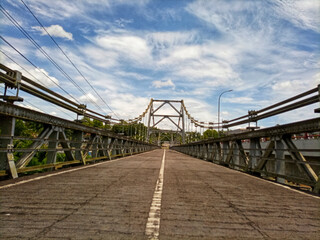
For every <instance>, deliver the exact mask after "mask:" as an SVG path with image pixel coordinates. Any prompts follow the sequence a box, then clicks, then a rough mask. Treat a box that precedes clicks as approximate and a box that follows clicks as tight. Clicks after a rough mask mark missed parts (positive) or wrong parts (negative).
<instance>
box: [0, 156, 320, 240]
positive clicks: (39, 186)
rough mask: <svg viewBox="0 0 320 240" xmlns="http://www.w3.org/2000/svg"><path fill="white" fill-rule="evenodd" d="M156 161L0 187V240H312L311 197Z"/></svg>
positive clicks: (193, 165) (318, 228)
mask: <svg viewBox="0 0 320 240" xmlns="http://www.w3.org/2000/svg"><path fill="white" fill-rule="evenodd" d="M163 155H164V150H154V151H152V152H148V153H144V154H140V155H135V156H131V157H126V158H123V159H119V160H114V161H108V162H103V163H98V164H95V165H87V166H83V167H78V168H72V169H67V170H62V171H57V172H51V173H48V174H43V175H33V176H31V177H30V176H29V177H23V178H19V179H18V180H8V181H3V182H1V183H0V185H1V186H0V239H151V238H152V237H153V238H154V239H158V238H159V239H317V237H319V236H320V199H319V198H318V197H315V196H311V195H306V194H304V193H300V192H297V191H294V190H292V189H288V188H285V187H282V186H279V185H276V184H273V183H270V182H268V181H265V180H262V179H257V178H255V177H252V176H249V175H246V174H243V173H240V172H237V171H234V170H230V169H227V168H225V167H222V166H218V165H215V164H212V163H209V162H205V161H202V160H198V159H195V158H192V157H189V156H186V155H183V154H180V153H177V152H175V151H171V150H166V154H165V158H163ZM162 164H164V174H163V176H159V171H160V168H161V165H162ZM160 172H161V171H160ZM160 175H161V174H160ZM156 184H158V185H157V187H156ZM161 184H163V185H161ZM155 189H156V192H157V193H155ZM151 205H152V207H151ZM146 228H147V229H146ZM158 233H159V235H158Z"/></svg>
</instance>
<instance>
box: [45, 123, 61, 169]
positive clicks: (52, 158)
mask: <svg viewBox="0 0 320 240" xmlns="http://www.w3.org/2000/svg"><path fill="white" fill-rule="evenodd" d="M56 130H57V129H56ZM58 139H59V131H53V132H52V133H51V134H50V136H49V141H48V148H49V149H50V150H51V151H48V153H47V163H48V164H49V163H56V160H57V147H58V143H59V141H58Z"/></svg>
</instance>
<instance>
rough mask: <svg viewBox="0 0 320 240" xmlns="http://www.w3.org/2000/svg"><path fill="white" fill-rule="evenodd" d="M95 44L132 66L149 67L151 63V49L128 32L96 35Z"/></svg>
mask: <svg viewBox="0 0 320 240" xmlns="http://www.w3.org/2000/svg"><path fill="white" fill-rule="evenodd" d="M94 41H95V44H96V45H97V46H99V47H101V48H102V49H104V50H105V51H108V52H110V53H111V54H114V57H115V58H117V59H118V60H124V61H129V62H131V63H132V64H133V65H143V66H146V65H149V64H148V63H150V62H152V56H151V49H150V48H149V46H148V44H147V42H146V40H145V39H143V38H142V37H140V36H136V35H134V34H132V33H129V32H119V33H114V32H108V33H106V34H102V35H98V36H97V37H96V38H95V39H94Z"/></svg>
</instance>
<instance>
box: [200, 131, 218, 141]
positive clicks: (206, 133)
mask: <svg viewBox="0 0 320 240" xmlns="http://www.w3.org/2000/svg"><path fill="white" fill-rule="evenodd" d="M217 137H219V134H218V132H217V131H216V130H213V129H208V130H206V131H204V133H203V139H208V138H217Z"/></svg>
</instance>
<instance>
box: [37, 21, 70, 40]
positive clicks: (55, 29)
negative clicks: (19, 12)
mask: <svg viewBox="0 0 320 240" xmlns="http://www.w3.org/2000/svg"><path fill="white" fill-rule="evenodd" d="M32 29H35V30H37V31H39V32H41V35H47V32H48V33H49V34H50V35H51V36H53V37H60V38H65V39H67V40H73V36H72V33H70V32H66V31H65V30H64V29H63V27H62V26H60V25H51V26H50V27H46V30H47V32H46V31H45V30H44V29H43V28H42V27H38V26H35V27H32Z"/></svg>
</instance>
